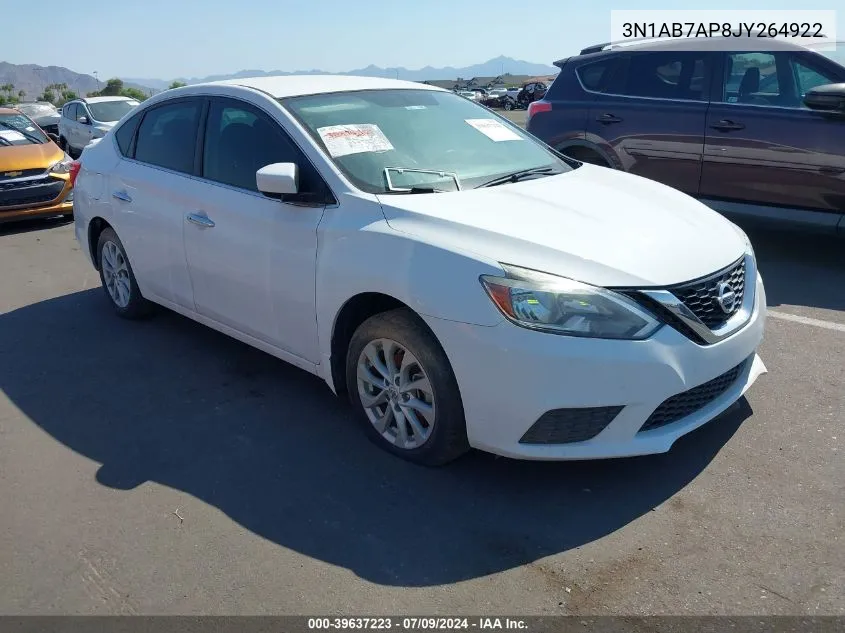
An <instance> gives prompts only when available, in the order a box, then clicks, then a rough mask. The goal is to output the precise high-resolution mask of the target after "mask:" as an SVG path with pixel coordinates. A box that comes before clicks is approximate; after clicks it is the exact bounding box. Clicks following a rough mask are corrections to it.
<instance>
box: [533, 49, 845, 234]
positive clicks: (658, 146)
mask: <svg viewBox="0 0 845 633" xmlns="http://www.w3.org/2000/svg"><path fill="white" fill-rule="evenodd" d="M731 46H732V48H731V49H730V50H724V49H725V43H724V42H723V41H718V40H709V41H704V42H697V43H696V50H690V46H689V45H688V44H686V43H685V42H683V41H677V40H674V41H672V40H670V41H657V42H654V41H652V42H642V43H638V44H630V43H629V44H626V45H621V44H619V43H616V44H614V43H610V44H599V45H596V46H594V47H589V48H587V49H584V50H582V51H581V53H580V54H579V55H575V56H573V57H570V58H567V59H563V60H560V61H558V62H556V65H557V66H558V67H560V68H561V71H560V75H559V76H558V78H557V79H556V80H555V82H554V83H553V84H552V86H551V88H550V90H549V91H548V93H547V94H546V96H545V98H544V99H542V100H540V101H536V102H534V103H532V104H531V106H530V107H529V111H528V122H527V129H528V131H529V132H531V134H533V135H535V136H536V137H537V138H539V139H541V140H543V141H545V142H546V143H548V144H549V145H550V146H552V147H553V148H555V149H557V150H559V151H561V152H563V153H564V154H566V155H568V156H570V157H572V158H575V159H577V160H580V161H583V162H587V163H592V164H596V165H602V166H604V167H612V168H614V169H620V170H624V171H627V172H630V173H632V174H636V175H639V176H645V177H646V178H650V179H653V180H657V181H659V182H661V183H664V184H667V185H670V186H672V187H674V188H676V189H678V190H680V191H683V192H684V193H687V194H689V195H691V196H694V197H696V198H699V199H700V200H702V201H704V202H705V203H706V204H708V205H709V206H710V207H712V208H713V209H716V210H718V211H720V212H722V213H724V214H727V215H729V216H731V217H735V218H743V219H745V220H747V221H751V222H755V223H756V222H763V223H765V224H767V225H769V226H781V227H793V226H796V227H802V228H807V229H813V230H819V231H823V232H827V233H832V234H839V235H845V65H843V61H844V60H843V54H844V53H845V44H843V43H837V44H836V50H831V51H825V50H823V49H819V50H811V49H810V48H809V47H803V46H799V45H797V44H793V43H790V42H786V41H783V40H778V39H768V40H766V41H765V42H764V43H761V41H760V40H759V39H755V40H754V41H752V42H747V41H742V40H740V39H738V40H736V41H734V42H732V43H731Z"/></svg>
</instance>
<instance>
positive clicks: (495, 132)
mask: <svg viewBox="0 0 845 633" xmlns="http://www.w3.org/2000/svg"><path fill="white" fill-rule="evenodd" d="M465 120H466V122H467V123H469V124H470V125H471V126H472V127H474V128H475V129H476V130H478V131H479V132H481V133H482V134H483V135H484V136H486V137H487V138H489V139H490V140H491V141H496V142H497V143H498V142H499V141H521V140H523V138H522V137H521V136H520V135H519V134H517V133H516V132H514V131H513V130H511V129H509V128H508V127H506V126H505V125H503V124H502V123H500V122H499V121H496V120H495V119H465Z"/></svg>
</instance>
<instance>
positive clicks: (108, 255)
mask: <svg viewBox="0 0 845 633" xmlns="http://www.w3.org/2000/svg"><path fill="white" fill-rule="evenodd" d="M100 259H101V262H100V265H101V266H102V267H103V280H104V281H105V282H106V290H107V291H108V293H109V296H110V297H111V300H112V301H114V303H115V305H116V306H117V307H119V308H125V307H126V306H128V305H129V294H130V293H129V284H130V282H129V267H128V266H127V265H126V258H125V257H124V256H123V253H122V252H121V250H120V248H118V246H117V244H115V243H114V242H111V241H109V242H106V243H105V244H103V250H102V257H101V258H100Z"/></svg>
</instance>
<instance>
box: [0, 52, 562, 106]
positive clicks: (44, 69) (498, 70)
mask: <svg viewBox="0 0 845 633" xmlns="http://www.w3.org/2000/svg"><path fill="white" fill-rule="evenodd" d="M557 72H558V69H557V68H555V67H554V66H548V65H546V64H535V63H532V62H526V61H523V60H519V59H513V58H512V57H505V56H500V57H495V58H493V59H490V60H488V61H486V62H483V63H481V64H473V65H471V66H463V67H459V68H455V67H453V66H446V67H442V68H434V67H432V66H426V67H425V68H419V69H416V70H414V69H408V68H404V67H401V66H400V67H398V68H394V67H391V68H382V67H380V66H374V65H370V66H367V67H366V68H358V69H355V70H350V71H347V72H341V73H329V72H327V71H323V70H299V71H294V72H289V71H283V70H271V71H266V70H241V71H239V72H236V73H231V74H228V75H209V76H208V77H189V78H184V77H183V78H177V79H149V78H145V79H139V78H132V77H121V79H123V83H124V86H125V87H127V88H137V89H139V90H141V91H143V92H144V93H147V94H153V93H156V92H160V91H161V90H164V89H165V88H167V87H168V86H169V85H170V84H171V82H172V81H181V82H182V83H186V84H189V85H190V84H197V83H203V82H206V81H219V80H222V79H237V78H239V77H272V76H283V75H295V74H308V75H328V74H338V75H362V76H365V77H385V78H391V79H392V78H396V77H398V78H399V79H406V80H409V81H426V80H438V79H439V80H444V79H448V80H452V79H458V78H462V79H471V78H473V77H497V76H499V75H503V74H506V73H507V74H510V75H516V76H523V77H525V76H528V77H535V76H545V75H553V74H556V73H557ZM106 79H109V77H102V78H100V80H99V81H98V80H97V79H96V78H95V77H93V76H91V75H86V74H83V73H77V72H74V71H72V70H68V69H67V68H64V67H61V66H38V65H36V64H10V63H8V62H0V85H3V84H13V85H14V86H15V92H17V91H19V90H23V91H24V92H25V93H26V96H25V97H24V98H25V99H26V100H35V99H37V98H38V96H39V95H40V94H41V93H42V92H43V91H44V88H46V87H47V86H48V85H50V84H66V85H67V86H68V88H69V89H70V90H73V91H74V92H75V93H76V94H78V95H80V96H84V95H86V94H88V93H89V92H94V91H95V90H99V89H100V88H101V87H102V86H104V85H105V80H106Z"/></svg>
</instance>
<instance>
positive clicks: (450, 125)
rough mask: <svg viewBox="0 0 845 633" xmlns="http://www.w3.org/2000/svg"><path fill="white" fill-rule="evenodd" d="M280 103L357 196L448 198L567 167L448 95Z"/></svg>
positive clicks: (384, 94) (352, 95)
mask: <svg viewBox="0 0 845 633" xmlns="http://www.w3.org/2000/svg"><path fill="white" fill-rule="evenodd" d="M281 103H282V104H283V105H284V106H285V107H286V108H287V109H288V110H289V111H290V112H291V113H292V114H293V115H294V116H295V117H296V118H297V119H298V120H299V121H300V122H301V123H302V124H303V125H304V126H305V128H306V129H307V130H308V131H309V133H310V134H311V136H312V137H313V138H314V140H315V141H316V142H317V144H318V145H320V146H321V147H322V148H323V149H324V150H325V152H326V154H327V155H328V156H329V157H330V158H331V159H332V161H333V162H334V163H335V165H337V167H338V168H339V169H340V170H341V171H342V172H343V173H344V174H345V175H346V176H347V178H349V180H351V181H352V183H353V184H354V185H355V186H356V187H358V188H359V189H362V190H364V191H368V192H370V193H398V192H399V191H400V190H404V191H403V192H407V190H408V188H414V187H420V188H422V187H428V188H433V189H437V190H447V191H454V190H455V189H456V188H457V183H460V188H461V189H469V188H472V187H477V186H480V185H482V184H485V183H487V182H488V181H490V180H492V179H494V178H496V177H498V176H505V175H508V174H512V173H516V172H521V171H524V170H533V169H546V170H547V173H549V174H551V173H560V172H564V171H569V170H571V169H572V167H571V166H570V165H569V164H568V163H566V162H565V161H564V160H562V159H561V158H559V157H558V156H557V155H556V154H554V153H553V152H552V151H551V150H550V149H548V148H547V147H545V146H544V145H542V144H541V143H539V142H537V141H536V140H534V139H533V137H531V136H529V135H528V134H526V133H525V132H523V131H522V130H521V129H520V128H518V127H516V126H515V125H513V124H511V123H509V122H508V121H506V120H503V119H502V118H500V117H498V116H497V115H495V114H493V113H492V112H491V111H490V110H488V109H487V108H484V107H482V106H479V105H477V104H475V103H474V102H472V101H468V100H467V99H464V98H462V97H459V96H457V95H455V94H453V93H451V92H441V91H434V90H413V89H411V90H407V89H398V90H367V91H359V92H343V93H329V94H322V95H310V96H303V97H289V98H286V99H282V100H281Z"/></svg>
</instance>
